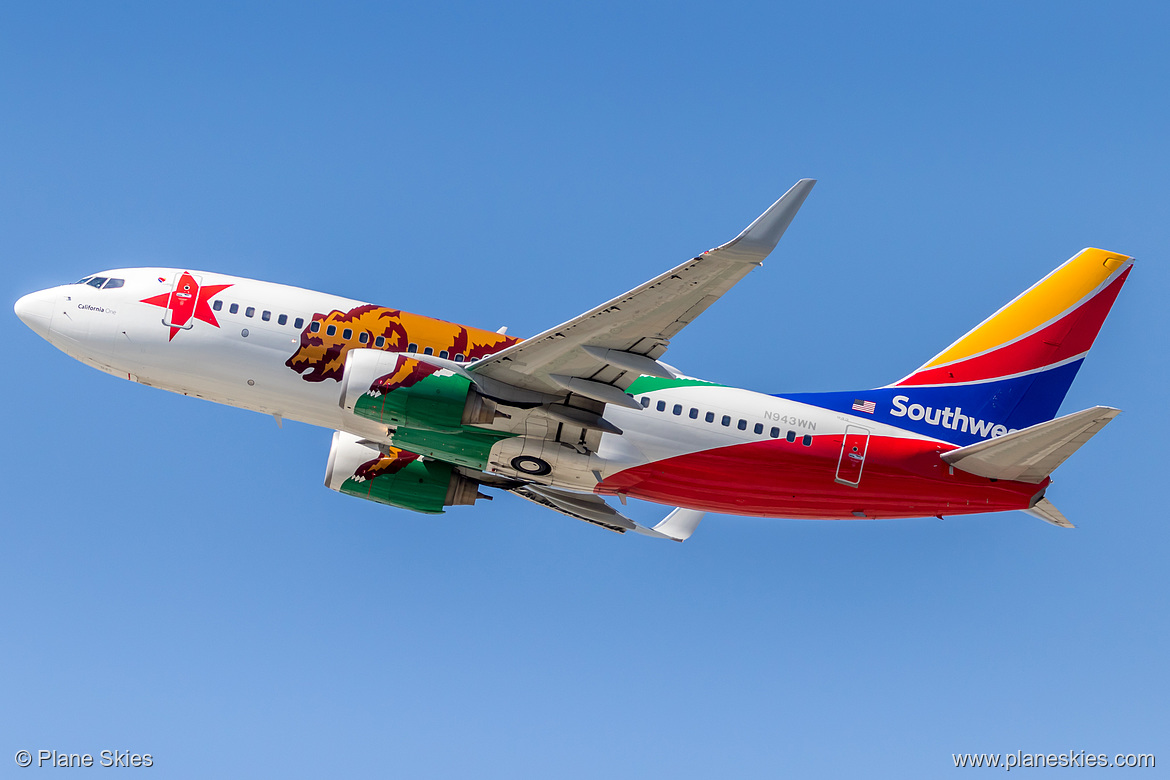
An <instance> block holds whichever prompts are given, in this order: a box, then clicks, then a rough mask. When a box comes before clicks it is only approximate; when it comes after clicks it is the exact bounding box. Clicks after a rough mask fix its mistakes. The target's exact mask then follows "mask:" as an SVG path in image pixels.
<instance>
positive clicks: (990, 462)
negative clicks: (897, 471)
mask: <svg viewBox="0 0 1170 780" xmlns="http://www.w3.org/2000/svg"><path fill="white" fill-rule="evenodd" d="M1119 414H1121V410H1120V409H1112V408H1110V407H1108V406H1094V407H1093V408H1092V409H1085V410H1084V411H1082V412H1075V413H1073V414H1070V415H1066V416H1064V417H1058V418H1056V419H1055V420H1049V421H1048V422H1042V423H1040V424H1038V425H1033V426H1031V427H1029V428H1024V429H1023V430H1019V431H1013V432H1011V433H1009V434H1006V435H1004V436H999V437H996V438H994V439H988V440H987V441H981V442H978V443H977V444H971V445H968V446H966V447H960V448H959V449H957V450H951V451H950V452H945V453H943V455H942V459H943V460H944V461H946V462H947V463H949V464H950V465H952V466H954V467H955V468H957V469H961V470H962V471H966V472H967V473H969V474H976V475H978V476H980V477H988V478H990V479H1010V480H1015V481H1018V482H1031V483H1033V484H1037V483H1040V482H1043V481H1044V478H1045V477H1047V476H1048V475H1049V474H1051V473H1052V472H1053V471H1055V470H1056V468H1057V467H1058V466H1059V465H1060V464H1061V463H1064V462H1065V460H1067V459H1068V457H1069V456H1070V455H1072V454H1073V453H1074V452H1076V451H1077V449H1079V448H1080V446H1081V445H1082V444H1084V443H1085V442H1087V441H1088V440H1089V439H1090V438H1092V437H1093V435H1094V434H1095V433H1097V432H1098V431H1099V430H1101V429H1102V428H1104V427H1105V426H1106V425H1107V424H1108V423H1109V421H1110V420H1112V419H1113V418H1114V417H1116V416H1117V415H1119ZM1037 506H1039V505H1037ZM1049 506H1051V504H1049ZM1052 511H1054V512H1055V511H1056V510H1055V508H1053V510H1052ZM1056 514H1057V515H1058V516H1059V514H1060V513H1059V512H1057V513H1056ZM1061 519H1063V518H1061ZM1049 522H1052V521H1051V520H1050V521H1049ZM1064 522H1066V523H1067V522H1068V521H1067V520H1065V521H1064ZM1057 525H1059V523H1057Z"/></svg>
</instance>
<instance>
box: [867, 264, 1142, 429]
mask: <svg viewBox="0 0 1170 780" xmlns="http://www.w3.org/2000/svg"><path fill="white" fill-rule="evenodd" d="M1132 266H1133V258H1131V257H1128V256H1126V255H1122V254H1118V253H1116V252H1107V251H1105V250H1103V249H1083V250H1081V252H1080V253H1078V254H1077V255H1075V256H1074V257H1073V258H1071V259H1070V260H1068V261H1067V262H1066V263H1064V264H1063V265H1061V266H1060V267H1059V268H1057V269H1056V270H1055V271H1053V272H1052V273H1050V274H1048V276H1046V277H1044V278H1043V279H1041V280H1040V281H1039V282H1037V283H1036V284H1034V285H1032V286H1031V287H1030V288H1028V289H1027V290H1026V291H1024V292H1023V293H1021V294H1020V295H1019V296H1017V297H1016V298H1015V300H1013V301H1012V302H1011V303H1009V304H1007V305H1006V306H1004V307H1003V308H1002V309H1000V310H999V311H997V312H996V313H995V314H993V315H991V316H990V317H988V318H987V319H986V320H984V321H983V322H982V323H980V324H979V325H978V326H976V327H975V328H974V329H973V330H971V331H970V332H969V333H967V334H966V335H965V336H963V337H962V338H961V339H959V340H958V341H956V342H955V343H954V344H952V345H950V346H949V347H947V348H946V349H944V350H943V351H942V352H940V353H939V354H938V355H936V356H934V357H933V358H931V359H930V360H928V361H927V362H926V364H925V365H923V366H922V367H921V368H919V369H918V370H917V371H915V372H913V373H912V374H910V375H909V376H907V377H906V378H904V379H902V380H900V381H898V382H895V383H894V384H893V385H889V386H888V387H889V388H891V389H897V388H904V389H905V393H904V394H903V403H902V404H901V408H902V409H904V410H905V411H904V412H903V413H904V414H905V415H906V416H907V417H908V418H909V419H911V420H912V419H913V418H914V417H915V416H916V415H915V414H914V412H915V411H916V410H914V409H912V408H911V401H913V403H914V404H919V405H921V406H922V407H933V408H935V409H943V408H945V407H948V406H949V407H952V408H953V409H954V412H953V414H951V415H950V420H949V423H950V424H949V425H947V424H943V425H939V426H937V427H936V428H935V431H932V432H931V433H932V435H936V436H938V435H939V432H938V429H939V428H942V429H944V430H943V432H942V433H943V435H942V436H940V438H943V439H946V440H949V441H953V442H954V443H956V444H961V443H966V442H970V441H978V440H980V439H983V438H987V435H988V434H991V435H1002V434H1003V433H1005V432H1008V431H1013V430H1022V429H1024V428H1028V427H1031V426H1033V425H1036V424H1037V423H1041V422H1045V421H1047V420H1051V419H1053V418H1054V417H1055V416H1056V412H1057V409H1059V408H1060V404H1061V402H1062V401H1063V400H1064V396H1065V394H1067V393H1068V389H1069V387H1070V386H1071V385H1072V381H1073V379H1074V378H1075V377H1076V375H1077V371H1078V369H1080V367H1081V363H1082V362H1083V361H1084V359H1085V356H1086V355H1087V354H1088V352H1089V348H1090V347H1092V346H1093V341H1094V340H1095V339H1096V338H1097V333H1098V332H1099V331H1100V330H1101V325H1102V324H1103V323H1104V322H1105V317H1106V316H1107V315H1108V314H1109V310H1110V309H1111V308H1112V307H1113V302H1114V300H1116V298H1117V294H1118V293H1119V292H1120V291H1121V287H1122V285H1123V284H1125V280H1126V278H1127V277H1128V276H1129V272H1130V269H1131V268H1132ZM897 398H898V396H895V399H897ZM897 406H898V404H897V403H896V400H895V407H897ZM895 416H897V412H896V411H895ZM925 416H926V417H927V420H929V415H925ZM1001 426H1002V427H1001ZM924 432H926V431H924ZM972 432H973V433H975V434H976V435H975V436H962V435H961V434H964V433H972ZM949 434H950V435H949Z"/></svg>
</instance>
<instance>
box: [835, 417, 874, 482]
mask: <svg viewBox="0 0 1170 780" xmlns="http://www.w3.org/2000/svg"><path fill="white" fill-rule="evenodd" d="M868 449H869V429H867V428H862V427H861V426H859V425H847V426H845V438H844V439H843V440H842V441H841V456H840V457H839V458H838V459H837V478H836V480H835V481H837V482H840V483H841V484H842V485H848V486H849V487H857V486H858V485H859V484H861V470H862V468H863V467H864V466H865V453H866V450H868Z"/></svg>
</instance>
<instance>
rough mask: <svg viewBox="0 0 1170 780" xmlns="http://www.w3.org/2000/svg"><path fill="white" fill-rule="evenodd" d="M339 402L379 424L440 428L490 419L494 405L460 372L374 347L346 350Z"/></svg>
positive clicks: (455, 429)
mask: <svg viewBox="0 0 1170 780" xmlns="http://www.w3.org/2000/svg"><path fill="white" fill-rule="evenodd" d="M341 407H342V408H343V409H345V410H347V411H351V412H353V413H354V414H356V415H358V416H360V417H366V418H368V419H371V420H376V421H378V422H380V423H383V424H385V425H389V426H393V427H399V426H401V427H404V428H417V429H421V430H429V431H441V432H445V433H456V432H459V431H461V430H462V426H464V425H487V424H490V423H491V422H492V420H494V419H495V410H496V407H495V403H494V402H493V401H491V400H489V399H487V398H484V397H483V396H482V395H480V394H479V393H478V392H477V391H476V390H475V388H474V387H472V385H471V381H470V380H468V379H467V378H466V377H464V376H460V375H459V374H458V373H455V372H453V371H448V370H445V369H441V368H438V367H436V366H434V365H432V364H430V363H424V362H423V361H421V360H416V359H414V358H412V357H411V356H410V355H409V354H408V353H401V352H383V351H381V350H377V349H351V350H350V351H349V354H348V355H347V356H346V361H345V372H344V378H343V379H342V385H341Z"/></svg>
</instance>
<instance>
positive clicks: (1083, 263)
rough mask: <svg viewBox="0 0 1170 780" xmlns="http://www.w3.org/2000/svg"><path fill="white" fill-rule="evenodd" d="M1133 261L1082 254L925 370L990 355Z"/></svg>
mask: <svg viewBox="0 0 1170 780" xmlns="http://www.w3.org/2000/svg"><path fill="white" fill-rule="evenodd" d="M1130 259H1131V258H1130V257H1128V256H1126V255H1121V254H1118V253H1116V252H1106V251H1105V250H1104V249H1084V250H1082V251H1081V252H1080V253H1079V254H1077V255H1076V256H1074V257H1073V258H1072V259H1070V260H1069V261H1068V262H1066V263H1065V264H1064V265H1062V266H1060V267H1059V268H1057V269H1056V270H1055V271H1053V272H1052V273H1050V274H1049V275H1048V276H1046V277H1044V278H1043V279H1041V280H1040V281H1039V282H1037V283H1036V284H1034V285H1032V287H1030V288H1028V290H1026V291H1025V292H1023V293H1021V294H1020V296H1019V297H1017V298H1016V299H1015V300H1014V301H1012V302H1011V303H1009V304H1008V305H1007V306H1004V307H1003V308H1002V309H1000V310H999V311H997V312H996V313H995V314H993V315H991V316H990V317H988V318H987V319H986V320H984V321H983V322H982V323H981V324H980V325H979V326H978V327H976V328H975V329H974V330H972V331H971V332H970V333H968V334H967V335H966V336H963V338H961V339H959V340H958V341H956V342H955V343H954V344H952V345H951V346H949V347H947V348H946V349H945V350H944V351H943V352H941V353H940V354H939V355H938V356H937V357H935V358H934V359H933V360H931V361H930V362H929V363H927V364H926V365H924V366H922V368H933V367H935V366H940V365H943V364H945V363H953V362H954V361H956V360H963V359H965V358H969V357H971V356H972V355H978V354H980V353H982V352H987V351H988V350H991V349H995V348H996V347H998V346H1000V345H1002V344H1006V343H1008V342H1009V341H1014V340H1015V339H1017V338H1019V337H1020V336H1022V335H1024V334H1025V333H1028V332H1030V331H1033V330H1035V329H1036V328H1038V327H1040V326H1041V325H1043V324H1044V323H1046V322H1048V321H1049V320H1052V319H1054V318H1055V317H1057V316H1058V315H1060V314H1061V313H1062V312H1064V311H1065V310H1067V309H1068V308H1069V307H1071V306H1072V305H1073V304H1075V303H1077V302H1078V301H1080V300H1081V299H1082V298H1084V297H1085V296H1086V295H1088V294H1089V293H1091V292H1092V291H1093V290H1094V289H1096V288H1097V287H1099V286H1100V285H1101V283H1102V282H1104V281H1105V280H1106V279H1108V278H1109V277H1110V276H1112V275H1113V274H1114V273H1116V272H1117V270H1118V269H1120V268H1121V267H1122V266H1123V265H1124V264H1125V263H1126V261H1128V260H1130ZM919 370H922V369H919Z"/></svg>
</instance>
